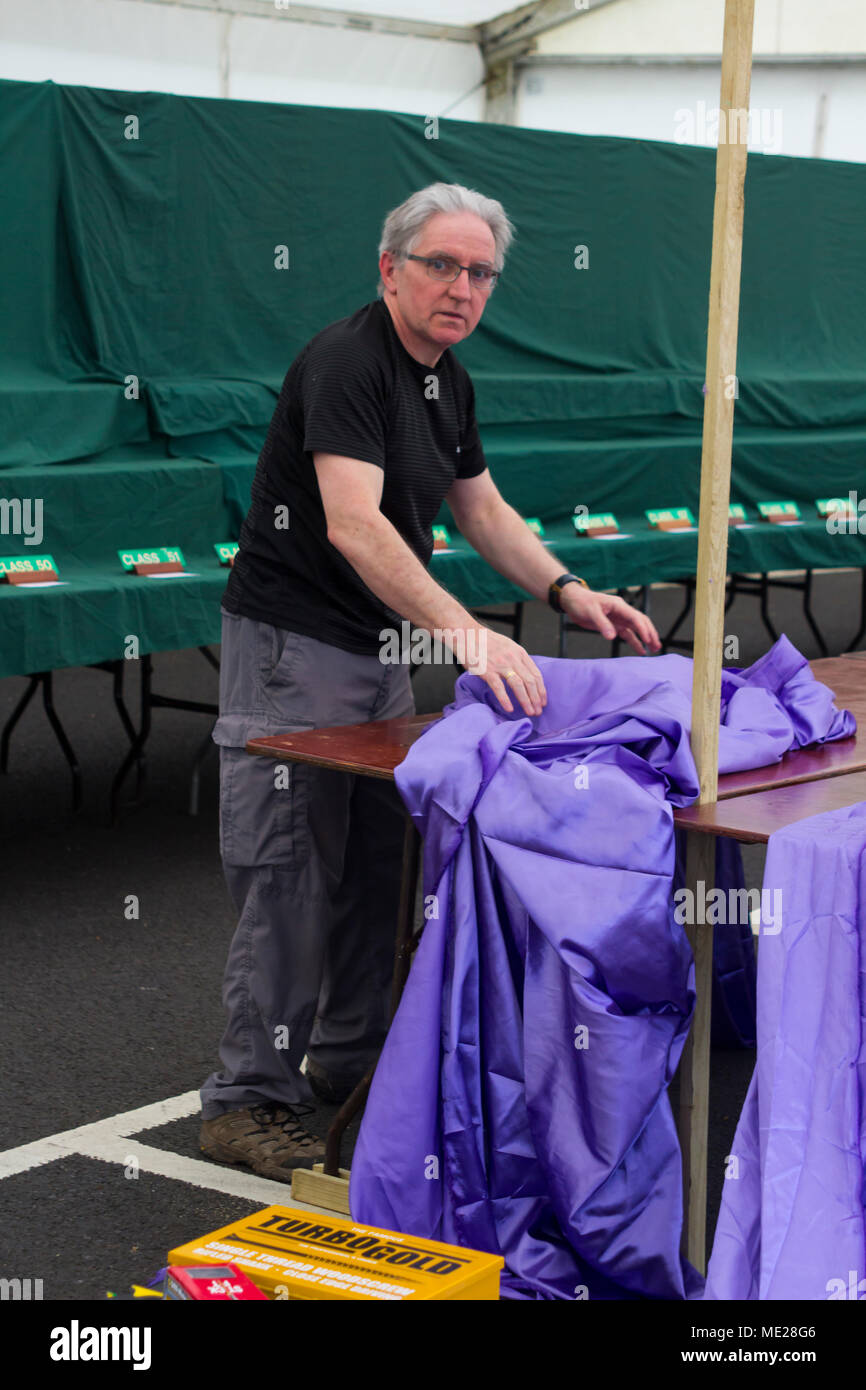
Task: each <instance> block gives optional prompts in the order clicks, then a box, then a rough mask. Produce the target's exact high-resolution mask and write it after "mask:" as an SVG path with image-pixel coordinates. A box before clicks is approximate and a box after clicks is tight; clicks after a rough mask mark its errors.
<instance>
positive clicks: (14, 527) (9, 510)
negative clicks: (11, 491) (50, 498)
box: [0, 497, 42, 545]
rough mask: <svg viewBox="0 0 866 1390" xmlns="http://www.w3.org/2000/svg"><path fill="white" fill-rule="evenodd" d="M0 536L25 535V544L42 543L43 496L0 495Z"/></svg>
mask: <svg viewBox="0 0 866 1390" xmlns="http://www.w3.org/2000/svg"><path fill="white" fill-rule="evenodd" d="M0 536H23V537H24V544H25V545H41V544H42V498H41V497H0Z"/></svg>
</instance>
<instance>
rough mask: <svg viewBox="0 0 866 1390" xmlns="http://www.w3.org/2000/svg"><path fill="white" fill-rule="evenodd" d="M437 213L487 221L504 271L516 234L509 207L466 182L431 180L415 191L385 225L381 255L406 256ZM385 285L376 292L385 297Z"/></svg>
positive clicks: (497, 264) (495, 260)
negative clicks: (471, 215) (468, 214)
mask: <svg viewBox="0 0 866 1390" xmlns="http://www.w3.org/2000/svg"><path fill="white" fill-rule="evenodd" d="M437 212H474V213H475V215H476V216H477V217H480V218H481V219H482V220H483V221H484V222H486V223H487V225H488V227H489V228H490V230H491V232H492V233H493V242H494V245H495V248H496V249H495V252H494V258H493V264H494V268H495V269H496V270H501V269H502V267H503V265H504V264H505V253H506V251H507V250H508V248H509V246H510V245H511V240H512V237H513V236H514V226H513V224H512V223H511V222H510V221H509V220H508V217H507V216H506V213H505V209H504V207H503V206H502V204H501V203H498V202H497V201H496V199H495V198H485V196H484V194H483V193H478V192H477V191H476V190H475V189H474V188H464V186H463V184H462V183H431V184H428V186H427V187H426V188H420V189H419V190H418V192H417V193H412V194H411V195H410V196H409V197H408V198H407V199H406V201H405V203H401V204H400V206H399V207H396V208H393V209H392V211H391V212H389V213H388V216H387V217H386V218H385V221H384V224H383V226H382V239H381V241H380V242H379V255H380V256H381V255H382V252H383V251H390V252H391V253H392V254H393V255H394V256H397V257H399V258H405V257H406V255H407V254H408V252H410V251H413V250H414V249H415V247H416V246H417V244H418V240H419V238H420V236H421V233H422V232H423V231H424V228H425V226H426V225H427V223H428V222H429V220H430V218H431V217H435V215H436V213H437ZM384 292H385V286H384V284H383V282H382V280H381V278H380V280H379V284H378V286H377V289H376V293H377V294H378V295H379V298H380V299H381V297H382V295H383V294H384Z"/></svg>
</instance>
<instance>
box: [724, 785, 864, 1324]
mask: <svg viewBox="0 0 866 1390" xmlns="http://www.w3.org/2000/svg"><path fill="white" fill-rule="evenodd" d="M764 888H765V889H769V890H771V891H773V890H775V889H779V891H780V892H781V894H782V900H781V901H782V925H781V930H780V931H778V932H774V933H773V934H771V935H768V934H765V933H762V935H761V939H760V945H759V950H758V1004H759V1007H758V1061H757V1065H756V1067H755V1072H754V1075H753V1077H752V1083H751V1086H750V1087H749V1092H748V1095H747V1097H746V1101H745V1104H744V1106H743V1111H742V1114H741V1115H740V1121H739V1124H738V1126H737V1132H736V1135H735V1137H734V1142H733V1145H732V1148H731V1155H730V1157H729V1159H728V1167H727V1173H726V1178H725V1186H724V1189H723V1194H722V1206H721V1210H720V1212H719V1219H718V1223H717V1225H716V1233H715V1238H714V1241H713V1253H712V1257H711V1259H710V1265H709V1270H708V1273H707V1287H706V1294H705V1297H706V1298H708V1299H764V1298H767V1299H827V1298H833V1299H842V1298H845V1299H847V1298H856V1299H866V1211H864V1201H866V802H861V803H860V804H859V805H857V806H850V807H846V808H845V809H843V810H840V811H828V812H826V813H825V814H823V815H820V816H813V817H810V818H809V819H808V820H802V821H798V822H797V823H796V824H795V825H791V826H788V827H787V829H785V830H781V831H779V832H778V833H777V834H775V835H772V836H771V837H770V842H769V845H768V849H767V863H766V869H765V872H764Z"/></svg>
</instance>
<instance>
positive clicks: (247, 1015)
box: [201, 610, 414, 1119]
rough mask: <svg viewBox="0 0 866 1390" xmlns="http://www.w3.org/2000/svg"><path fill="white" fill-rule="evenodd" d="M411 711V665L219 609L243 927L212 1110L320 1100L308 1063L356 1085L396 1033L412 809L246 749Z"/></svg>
mask: <svg viewBox="0 0 866 1390" xmlns="http://www.w3.org/2000/svg"><path fill="white" fill-rule="evenodd" d="M413 711H414V702H413V698H412V688H411V685H410V681H409V668H408V666H397V665H383V664H382V663H381V662H380V661H379V658H378V656H361V655H358V654H356V653H352V652H345V651H342V650H341V649H340V648H338V647H332V646H329V645H327V644H325V643H324V642H319V641H317V640H316V639H315V638H313V637H305V636H302V635H301V634H299V633H294V632H286V631H285V630H284V629H283V628H275V627H271V626H270V625H269V624H268V623H261V622H255V621H253V620H252V619H250V618H245V617H242V616H240V615H237V614H232V613H226V612H225V610H223V624H222V652H221V658H220V717H219V719H218V720H217V723H216V727H215V728H214V733H213V737H214V740H215V741H216V743H218V744H219V745H220V852H221V854H222V861H223V870H224V873H225V876H226V881H227V883H228V887H229V891H230V893H231V895H232V898H233V899H234V902H235V905H236V907H237V910H238V912H239V914H240V921H239V923H238V926H237V929H236V931H235V934H234V937H233V939H232V943H231V946H230V948H229V954H228V961H227V963H226V970H225V978H224V981H223V1003H224V1005H225V1009H226V1012H227V1014H228V1023H227V1026H226V1030H225V1033H224V1034H223V1038H222V1042H221V1044H220V1057H221V1059H222V1064H223V1068H222V1070H221V1071H219V1072H214V1073H212V1074H211V1075H210V1076H209V1077H208V1079H207V1081H206V1082H205V1083H204V1085H203V1086H202V1088H201V1099H202V1114H203V1116H204V1118H205V1119H213V1118H214V1117H215V1116H217V1115H219V1114H222V1113H223V1112H224V1111H226V1110H232V1109H238V1108H242V1107H244V1106H247V1105H255V1104H261V1102H262V1101H264V1100H275V1101H281V1102H283V1103H284V1104H289V1105H291V1104H295V1103H297V1102H299V1101H305V1100H308V1099H309V1098H310V1090H309V1086H308V1084H307V1081H306V1079H305V1077H304V1076H302V1074H301V1072H300V1071H299V1065H300V1063H301V1061H302V1059H303V1056H304V1054H305V1053H307V1054H308V1056H309V1058H310V1061H311V1062H312V1063H313V1064H314V1065H316V1066H317V1067H319V1068H321V1069H322V1070H324V1071H326V1072H328V1073H329V1074H331V1075H334V1076H337V1077H339V1076H343V1077H354V1076H359V1075H361V1074H362V1073H363V1071H365V1070H366V1068H367V1066H368V1065H369V1064H370V1063H371V1062H373V1061H374V1060H375V1058H376V1056H377V1054H378V1052H379V1049H380V1048H381V1046H382V1043H383V1041H384V1038H385V1032H386V1030H387V1026H388V1001H389V990H390V980H391V973H392V969H393V959H394V935H395V928H396V920H397V908H398V899H399V891H400V856H401V849H402V842H403V829H404V825H405V812H404V809H403V804H402V802H401V801H400V797H399V795H398V793H397V791H396V789H395V787H394V785H393V783H391V782H386V781H382V780H379V779H375V778H371V777H359V776H351V775H349V774H347V773H344V772H336V771H331V770H326V769H323V768H314V767H310V766H308V765H306V764H303V763H291V762H286V763H282V762H278V761H274V760H273V759H271V758H262V757H253V756H251V755H250V754H248V753H246V752H245V751H244V745H245V743H246V742H247V740H248V739H250V738H254V737H258V736H261V735H269V734H277V733H289V732H293V731H298V730H301V729H311V728H322V727H324V726H326V725H330V724H359V723H362V722H365V721H367V720H370V719H389V718H392V717H393V716H395V715H401V714H411V713H413Z"/></svg>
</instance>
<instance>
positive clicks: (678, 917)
mask: <svg viewBox="0 0 866 1390" xmlns="http://www.w3.org/2000/svg"><path fill="white" fill-rule="evenodd" d="M674 904H675V906H674V920H675V921H676V922H679V924H680V926H686V927H693V926H694V925H695V924H696V923H698V924H701V923H709V924H710V925H712V926H717V925H720V924H727V923H737V924H745V923H751V920H752V913H753V912H760V921H761V933H762V935H764V936H778V934H779V932H780V931H781V930H782V890H781V888H774V889H773V890H772V891H771V890H770V889H769V888H728V889H727V890H725V889H724V888H711V889H710V891H709V892H707V885H706V883H705V882H704V880H703V879H702V878H699V879H698V881H697V883H696V885H695V890H694V891H692V889H691V888H677V889H676V891H675V893H674Z"/></svg>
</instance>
